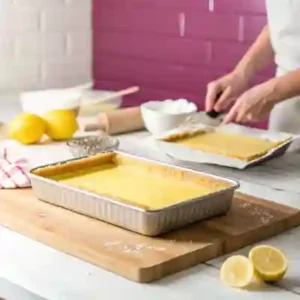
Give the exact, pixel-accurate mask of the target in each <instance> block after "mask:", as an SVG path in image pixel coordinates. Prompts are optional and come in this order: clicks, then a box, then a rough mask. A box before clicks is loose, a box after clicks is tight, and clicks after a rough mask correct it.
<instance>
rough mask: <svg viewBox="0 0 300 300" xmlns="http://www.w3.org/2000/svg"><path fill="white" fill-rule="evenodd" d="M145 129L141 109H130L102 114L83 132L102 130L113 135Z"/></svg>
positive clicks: (86, 125)
mask: <svg viewBox="0 0 300 300" xmlns="http://www.w3.org/2000/svg"><path fill="white" fill-rule="evenodd" d="M144 128H145V126H144V122H143V119H142V114H141V109H140V107H130V108H122V109H117V110H115V111H110V112H105V113H100V114H98V115H97V117H96V118H95V119H94V121H92V122H90V123H88V124H85V126H84V127H83V130H84V131H97V130H101V131H104V132H106V133H108V134H111V135H112V134H121V133H127V132H132V131H137V130H142V129H144Z"/></svg>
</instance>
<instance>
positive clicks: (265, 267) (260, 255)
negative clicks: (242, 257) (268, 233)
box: [249, 245, 288, 282]
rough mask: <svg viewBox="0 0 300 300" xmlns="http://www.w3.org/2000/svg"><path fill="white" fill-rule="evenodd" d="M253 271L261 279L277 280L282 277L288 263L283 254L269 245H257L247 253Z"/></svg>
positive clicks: (267, 280)
mask: <svg viewBox="0 0 300 300" xmlns="http://www.w3.org/2000/svg"><path fill="white" fill-rule="evenodd" d="M249 259H250V261H251V263H252V265H253V267H254V272H255V274H256V276H257V277H258V278H260V279H261V280H263V281H266V282H271V281H277V280H280V279H282V278H283V277H284V275H285V273H286V271H287V268H288V263H287V259H286V257H285V255H284V254H283V253H282V252H281V251H280V250H279V249H276V248H274V247H271V246H265V245H262V246H257V247H254V248H253V249H252V250H251V251H250V253H249Z"/></svg>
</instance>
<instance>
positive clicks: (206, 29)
mask: <svg viewBox="0 0 300 300" xmlns="http://www.w3.org/2000/svg"><path fill="white" fill-rule="evenodd" d="M264 2H265V1H264V0H94V19H93V25H94V79H95V82H96V88H102V89H114V90H116V89H122V88H125V87H128V86H131V85H139V86H140V87H141V91H140V92H139V93H138V94H136V95H133V96H130V97H127V98H126V99H125V103H124V105H125V106H132V105H139V104H140V103H142V102H144V101H148V100H154V99H155V100H157V99H166V98H179V97H183V98H187V99H189V100H191V101H194V102H195V103H196V104H197V105H198V107H199V108H200V109H201V108H203V107H204V97H205V91H206V85H207V83H208V82H209V81H211V80H213V79H215V78H217V77H219V76H220V75H223V74H225V73H226V72H228V71H229V70H231V69H232V68H233V67H234V65H235V64H236V62H237V61H238V60H239V59H240V58H241V56H242V55H243V54H244V53H245V51H246V50H247V48H248V47H249V45H250V44H251V43H252V42H253V41H254V39H255V38H256V36H257V35H258V33H259V32H260V30H261V28H262V27H263V26H264V25H265V24H266V16H265V3H264ZM182 13H184V14H185V20H186V23H185V24H186V26H185V33H184V36H183V37H182V36H181V35H180V26H179V17H180V15H182ZM272 74H273V67H271V68H270V69H268V70H267V71H265V72H263V73H262V74H261V75H260V76H258V77H257V78H256V79H255V82H261V81H262V80H265V79H267V78H269V77H270V76H272ZM265 125H266V123H263V124H257V125H255V126H259V127H264V126H265Z"/></svg>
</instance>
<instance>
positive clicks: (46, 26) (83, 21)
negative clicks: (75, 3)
mask: <svg viewBox="0 0 300 300" xmlns="http://www.w3.org/2000/svg"><path fill="white" fill-rule="evenodd" d="M90 20H91V10H90V8H86V7H83V8H77V7H72V6H71V7H69V8H67V6H64V8H62V9H57V8H56V9H44V10H43V11H42V12H41V29H42V31H68V30H71V31H74V30H91V21H90Z"/></svg>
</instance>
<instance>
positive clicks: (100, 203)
mask: <svg viewBox="0 0 300 300" xmlns="http://www.w3.org/2000/svg"><path fill="white" fill-rule="evenodd" d="M109 153H112V154H116V155H121V156H125V157H127V158H131V159H135V160H139V161H142V162H143V161H144V162H147V163H150V164H156V165H161V166H165V167H167V168H171V169H173V170H174V171H176V170H179V171H184V172H189V173H194V174H196V175H199V176H201V177H205V178H209V179H212V180H215V181H218V182H223V183H225V184H226V185H227V187H226V188H224V189H222V190H219V191H217V192H213V193H211V194H209V195H205V196H201V197H199V198H194V199H187V200H186V201H184V202H180V203H177V204H174V205H171V206H168V207H165V208H162V209H158V210H147V209H143V208H140V207H137V206H134V205H130V204H126V203H123V202H119V201H116V200H114V199H112V198H108V197H104V196H101V195H99V194H95V193H91V192H88V191H84V190H81V189H78V188H75V187H72V186H68V185H66V184H63V183H61V182H57V181H55V180H51V179H48V178H45V177H42V176H39V175H35V174H34V173H35V172H36V171H37V170H39V169H42V168H45V167H51V166H56V165H58V164H60V165H61V164H68V162H71V161H72V162H74V161H78V160H80V159H84V158H77V159H72V160H68V161H63V162H59V163H56V164H51V165H47V166H41V167H38V168H34V169H32V170H31V171H30V173H29V176H30V179H31V183H32V188H33V191H34V193H35V195H36V196H37V197H38V198H39V199H40V200H42V201H46V202H48V203H51V204H54V205H57V206H60V207H63V208H66V209H69V210H72V211H75V212H77V213H81V214H83V215H86V216H90V217H93V218H96V219H99V220H101V221H104V222H107V223H111V224H114V225H117V226H120V227H123V228H126V229H128V230H131V231H134V232H137V233H140V234H143V235H147V236H157V235H160V234H162V233H166V232H168V231H171V230H174V229H179V228H181V227H183V226H186V225H188V224H191V223H194V222H197V221H200V220H204V219H207V218H210V217H214V216H217V215H222V214H225V213H226V212H227V211H228V210H229V208H230V206H231V203H232V199H233V195H234V191H235V190H236V189H237V188H239V184H238V182H236V181H234V180H230V179H226V178H222V177H218V176H214V175H210V174H206V173H202V172H198V171H194V170H189V169H186V168H182V167H177V166H173V165H170V164H166V163H161V162H157V161H155V160H150V159H146V158H141V157H137V156H135V155H132V154H127V153H123V152H120V151H112V152H109ZM98 155H99V154H98ZM100 155H101V154H100Z"/></svg>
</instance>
